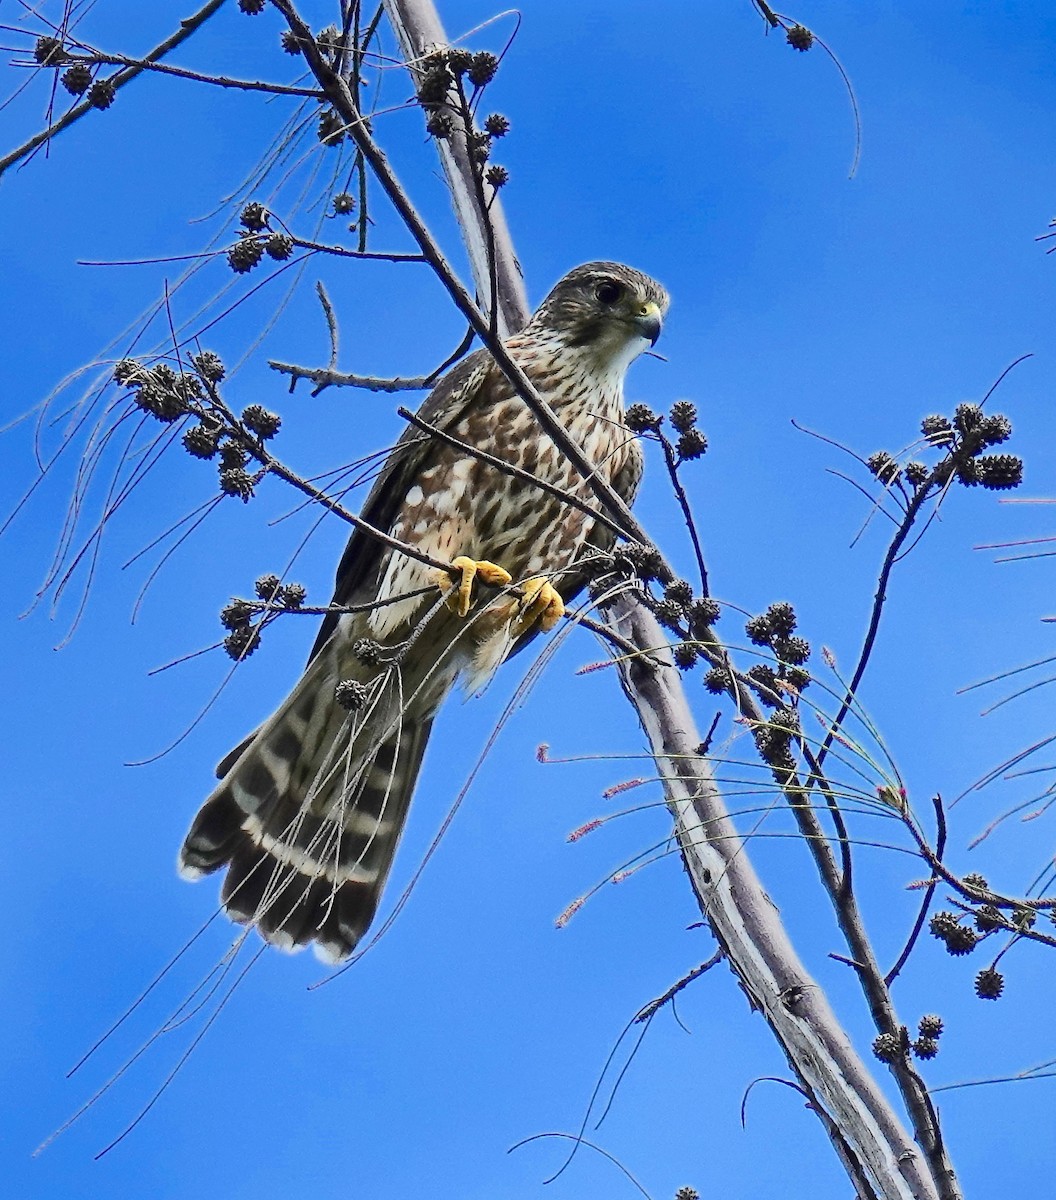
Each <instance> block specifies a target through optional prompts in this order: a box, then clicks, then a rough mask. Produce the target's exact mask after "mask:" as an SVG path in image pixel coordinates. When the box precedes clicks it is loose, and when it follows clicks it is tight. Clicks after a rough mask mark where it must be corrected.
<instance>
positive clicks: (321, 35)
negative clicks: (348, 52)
mask: <svg viewBox="0 0 1056 1200" xmlns="http://www.w3.org/2000/svg"><path fill="white" fill-rule="evenodd" d="M315 44H316V45H317V46H318V47H319V49H320V50H322V52H323V53H324V54H327V55H332V54H334V53H336V51H337V50H338V49H339V48H340V46H341V31H340V30H339V29H338V27H337V26H336V25H327V27H326V28H325V29H320V30H319V32H318V33H317V34H316V35H315Z"/></svg>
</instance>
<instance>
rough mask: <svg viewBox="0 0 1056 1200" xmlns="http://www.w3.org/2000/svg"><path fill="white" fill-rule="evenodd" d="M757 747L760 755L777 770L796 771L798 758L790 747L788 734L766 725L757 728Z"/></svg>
mask: <svg viewBox="0 0 1056 1200" xmlns="http://www.w3.org/2000/svg"><path fill="white" fill-rule="evenodd" d="M755 748H756V750H758V752H759V757H760V758H761V759H762V760H763V762H765V763H766V764H767V766H769V767H773V768H774V769H775V770H777V771H794V770H795V768H796V760H795V758H793V756H792V752H791V750H790V749H789V743H788V736H787V734H785V733H783V732H782V731H781V730H778V729H771V728H770V727H769V726H764V727H763V728H761V729H756V730H755Z"/></svg>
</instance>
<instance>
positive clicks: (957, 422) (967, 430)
mask: <svg viewBox="0 0 1056 1200" xmlns="http://www.w3.org/2000/svg"><path fill="white" fill-rule="evenodd" d="M983 419H984V418H983V410H982V409H981V408H980V407H979V405H978V404H968V403H965V404H958V405H957V407H956V409H955V410H954V413H953V426H954V428H955V429H956V430H957V432H958V433H959V434H961V436H962V437H968V436H970V435H972V434H978V433H979V432H980V430H981V426H982V424H983Z"/></svg>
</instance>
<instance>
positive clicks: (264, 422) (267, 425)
mask: <svg viewBox="0 0 1056 1200" xmlns="http://www.w3.org/2000/svg"><path fill="white" fill-rule="evenodd" d="M242 424H243V425H245V427H246V428H247V429H248V430H249V431H250V433H255V434H256V435H257V437H259V438H260V439H261V440H262V441H267V440H268V438H273V437H274V436H275V435H276V434H277V433H278V432H279V429H280V427H281V426H282V418H281V417H280V416H279V414H278V413H273V412H268V410H267V409H266V408H264V407H263V405H260V404H250V405H249V406H248V408H246V409H245V410H244V411H243V413H242Z"/></svg>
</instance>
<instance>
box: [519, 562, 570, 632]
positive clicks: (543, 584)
mask: <svg viewBox="0 0 1056 1200" xmlns="http://www.w3.org/2000/svg"><path fill="white" fill-rule="evenodd" d="M521 587H522V589H523V591H524V595H523V596H522V597H521V598H520V600H519V601H518V602H517V615H516V616H515V617H514V619H513V621H512V622H511V624H510V632H511V633H512V634H513V636H514V637H515V638H517V637H520V636H521V634H522V633H527V632H528V630H529V629H531V628H532V626H533V625H536V624H538V626H539V628H540V629H541V630H542V631H543V633H549V632H550V630H551V629H553V627H554V626H555V625H556V624H557V623H558V621H560V620H561V618H562V617H563V616H564V615H565V602H564V600H562V599H561V595H560V593H559V592H558V590H557V588H555V587H554V585H553V584H552V583H551V582H550V581H549V579H546V578H544V577H542V576H538V577H536V578H535V579H527V580H525V582H524V583H523V584H522V585H521Z"/></svg>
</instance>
